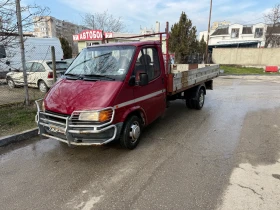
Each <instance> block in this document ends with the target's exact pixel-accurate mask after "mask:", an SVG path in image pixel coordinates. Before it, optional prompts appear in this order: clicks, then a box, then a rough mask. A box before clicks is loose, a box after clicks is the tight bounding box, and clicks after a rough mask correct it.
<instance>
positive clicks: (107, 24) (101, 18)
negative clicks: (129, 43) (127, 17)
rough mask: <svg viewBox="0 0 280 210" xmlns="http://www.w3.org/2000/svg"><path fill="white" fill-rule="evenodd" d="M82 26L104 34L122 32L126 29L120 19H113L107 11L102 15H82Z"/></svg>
mask: <svg viewBox="0 0 280 210" xmlns="http://www.w3.org/2000/svg"><path fill="white" fill-rule="evenodd" d="M82 18H83V24H84V25H85V26H86V27H88V28H90V29H100V30H103V31H105V32H123V31H124V30H125V28H126V26H125V25H124V23H123V22H122V20H121V17H114V16H113V15H112V14H109V13H108V10H106V11H104V12H103V13H95V14H90V13H86V14H83V15H82Z"/></svg>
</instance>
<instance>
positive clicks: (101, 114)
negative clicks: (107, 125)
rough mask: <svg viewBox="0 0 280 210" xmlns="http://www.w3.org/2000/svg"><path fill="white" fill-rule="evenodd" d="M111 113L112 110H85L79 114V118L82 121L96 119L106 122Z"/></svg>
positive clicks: (109, 118)
mask: <svg viewBox="0 0 280 210" xmlns="http://www.w3.org/2000/svg"><path fill="white" fill-rule="evenodd" d="M112 115H113V110H111V109H109V110H102V111H88V112H87V111H85V112H81V113H80V115H79V120H82V121H96V122H106V121H110V120H111V118H112Z"/></svg>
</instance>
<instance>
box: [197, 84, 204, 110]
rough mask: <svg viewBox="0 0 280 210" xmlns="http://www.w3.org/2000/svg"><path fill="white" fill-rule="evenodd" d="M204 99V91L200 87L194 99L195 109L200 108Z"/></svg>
mask: <svg viewBox="0 0 280 210" xmlns="http://www.w3.org/2000/svg"><path fill="white" fill-rule="evenodd" d="M204 100H205V93H204V90H203V89H202V88H201V89H199V91H198V94H197V97H196V100H194V108H195V109H197V110H200V109H202V107H203V105H204Z"/></svg>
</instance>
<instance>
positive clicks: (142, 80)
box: [139, 73, 149, 86]
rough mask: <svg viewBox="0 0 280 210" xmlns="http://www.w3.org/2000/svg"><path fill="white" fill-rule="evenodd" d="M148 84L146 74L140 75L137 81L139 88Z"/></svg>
mask: <svg viewBox="0 0 280 210" xmlns="http://www.w3.org/2000/svg"><path fill="white" fill-rule="evenodd" d="M148 83H149V78H148V74H146V73H141V74H140V81H139V85H140V86H145V85H147V84H148Z"/></svg>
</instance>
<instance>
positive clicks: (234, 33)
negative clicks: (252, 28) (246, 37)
mask: <svg viewBox="0 0 280 210" xmlns="http://www.w3.org/2000/svg"><path fill="white" fill-rule="evenodd" d="M238 37H239V28H233V29H231V38H238Z"/></svg>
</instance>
